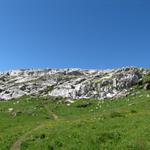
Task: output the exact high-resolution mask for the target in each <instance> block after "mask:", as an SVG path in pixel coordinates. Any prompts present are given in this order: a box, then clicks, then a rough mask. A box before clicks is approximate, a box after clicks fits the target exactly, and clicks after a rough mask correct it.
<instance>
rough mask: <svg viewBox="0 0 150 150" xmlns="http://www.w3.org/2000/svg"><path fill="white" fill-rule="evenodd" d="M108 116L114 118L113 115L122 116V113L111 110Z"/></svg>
mask: <svg viewBox="0 0 150 150" xmlns="http://www.w3.org/2000/svg"><path fill="white" fill-rule="evenodd" d="M110 117H111V118H115V117H124V114H123V113H120V112H117V111H113V112H111V113H110Z"/></svg>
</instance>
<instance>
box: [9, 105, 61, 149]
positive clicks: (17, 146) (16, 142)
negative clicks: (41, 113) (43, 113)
mask: <svg viewBox="0 0 150 150" xmlns="http://www.w3.org/2000/svg"><path fill="white" fill-rule="evenodd" d="M46 108H47V107H46ZM47 111H48V113H49V115H52V116H53V118H54V120H57V119H58V116H57V115H56V114H55V113H54V112H52V111H50V110H49V109H48V108H47ZM44 125H45V123H43V124H41V125H39V126H37V127H36V128H34V129H32V130H30V131H29V132H27V133H26V134H24V135H23V136H21V137H20V138H19V139H18V140H17V141H15V143H14V144H13V145H12V146H11V148H10V150H20V148H21V144H22V143H23V141H24V140H25V138H26V137H27V136H28V135H30V134H31V133H32V132H34V131H36V130H38V129H40V128H43V127H44Z"/></svg>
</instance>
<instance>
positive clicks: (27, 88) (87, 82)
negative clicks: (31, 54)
mask: <svg viewBox="0 0 150 150" xmlns="http://www.w3.org/2000/svg"><path fill="white" fill-rule="evenodd" d="M147 74H149V69H143V68H135V67H126V68H120V69H112V70H82V69H24V70H14V71H8V72H1V73H0V100H11V99H13V98H18V97H21V96H23V95H36V96H39V95H40V96H54V97H57V96H61V97H65V98H69V99H81V98H98V99H106V98H113V97H119V96H124V95H126V94H128V92H129V91H130V89H131V88H132V87H133V86H134V85H136V84H137V83H139V82H140V81H141V80H142V78H143V77H144V76H146V75H147Z"/></svg>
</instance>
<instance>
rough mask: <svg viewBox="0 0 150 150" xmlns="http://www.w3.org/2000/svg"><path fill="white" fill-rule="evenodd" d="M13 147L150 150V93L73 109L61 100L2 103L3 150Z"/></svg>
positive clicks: (92, 102) (0, 143) (0, 149)
mask: <svg viewBox="0 0 150 150" xmlns="http://www.w3.org/2000/svg"><path fill="white" fill-rule="evenodd" d="M134 93H135V92H134ZM9 149H11V150H19V149H21V150H149V149H150V91H148V90H147V91H144V90H138V92H136V94H131V95H129V96H127V97H125V98H119V99H116V100H110V101H108V100H105V101H99V100H78V101H76V102H75V103H73V104H71V105H70V106H69V105H66V104H65V103H64V101H63V100H61V99H59V98H58V99H52V98H33V97H22V98H20V99H16V100H12V101H9V102H0V150H9Z"/></svg>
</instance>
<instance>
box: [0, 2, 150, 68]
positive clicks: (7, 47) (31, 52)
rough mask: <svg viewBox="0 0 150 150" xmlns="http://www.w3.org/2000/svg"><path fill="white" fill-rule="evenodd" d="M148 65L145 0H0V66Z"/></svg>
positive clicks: (148, 6)
mask: <svg viewBox="0 0 150 150" xmlns="http://www.w3.org/2000/svg"><path fill="white" fill-rule="evenodd" d="M122 66H142V67H150V1H149V0H1V1H0V70H11V69H17V68H45V67H49V68H68V67H71V68H97V69H105V68H106V69H107V68H114V67H115V68H116V67H122Z"/></svg>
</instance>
